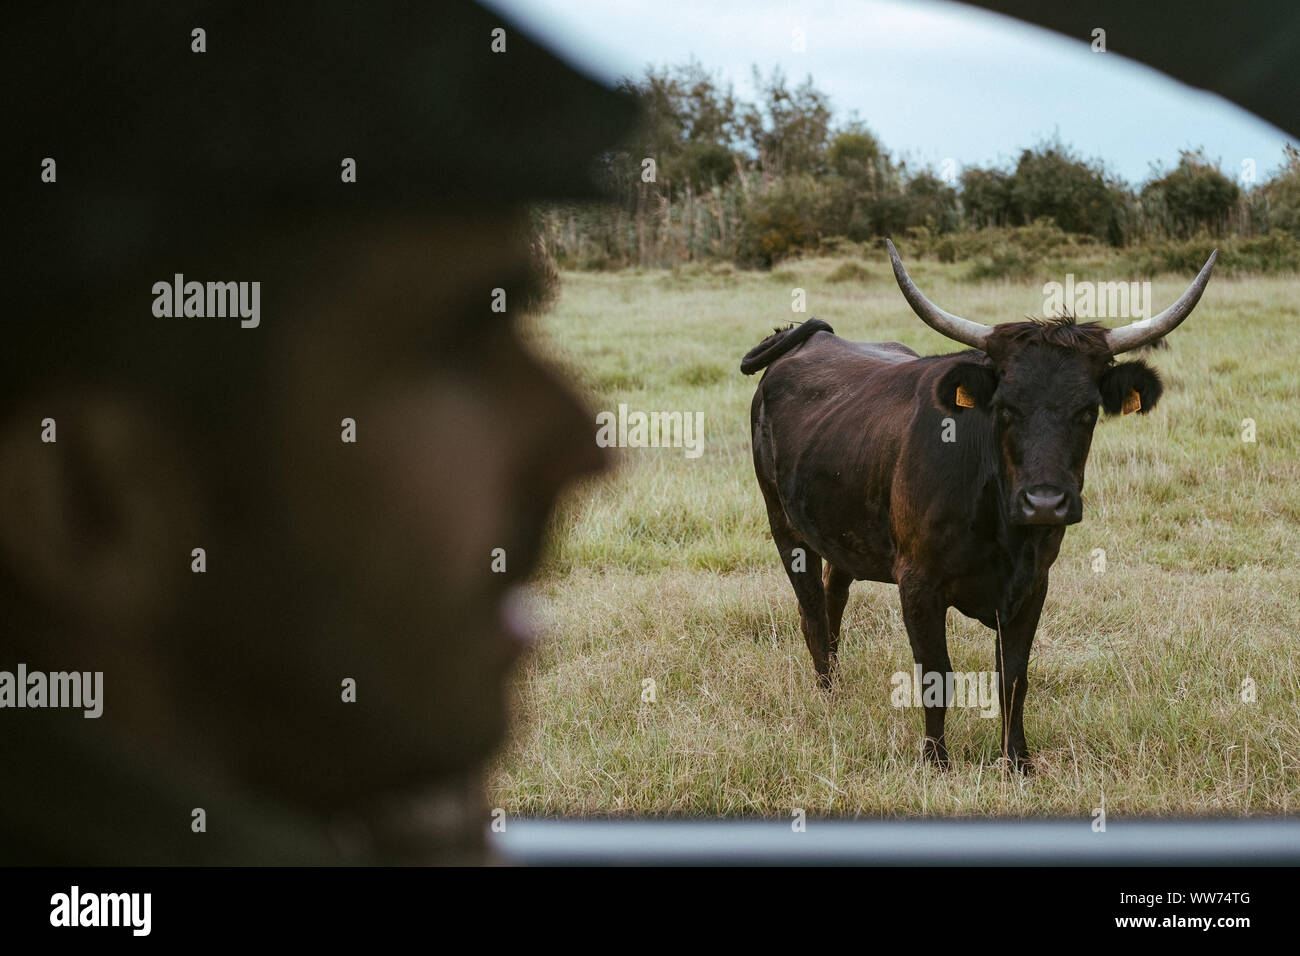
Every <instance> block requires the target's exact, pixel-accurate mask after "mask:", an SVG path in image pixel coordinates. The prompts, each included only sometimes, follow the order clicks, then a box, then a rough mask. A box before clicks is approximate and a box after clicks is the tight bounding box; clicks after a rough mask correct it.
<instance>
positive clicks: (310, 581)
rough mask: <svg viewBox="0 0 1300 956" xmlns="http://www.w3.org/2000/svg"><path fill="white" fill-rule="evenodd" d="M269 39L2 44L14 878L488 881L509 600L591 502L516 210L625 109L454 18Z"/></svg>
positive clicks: (495, 24)
mask: <svg viewBox="0 0 1300 956" xmlns="http://www.w3.org/2000/svg"><path fill="white" fill-rule="evenodd" d="M268 6H269V7H270V8H269V9H258V10H235V9H227V8H223V7H221V6H219V5H216V4H204V5H197V6H193V5H192V6H184V5H175V4H131V5H129V6H127V7H124V8H121V9H118V8H116V6H114V7H113V8H111V9H104V8H103V7H101V6H97V5H93V4H77V5H59V4H53V5H50V6H46V7H43V8H42V9H41V10H40V11H38V12H29V13H26V14H22V15H16V16H12V17H11V18H10V22H8V23H7V24H6V30H5V33H4V37H3V39H2V40H0V45H3V47H4V66H3V69H4V71H5V74H6V84H5V87H6V89H7V90H9V91H18V92H17V94H16V95H11V96H9V97H7V98H6V99H7V102H6V105H5V107H4V112H5V114H6V123H5V127H6V130H7V132H8V134H9V135H8V136H7V139H8V149H7V150H6V156H5V159H4V162H5V163H6V168H5V170H4V175H5V190H6V193H7V202H6V207H7V212H8V216H7V217H6V218H7V223H6V230H5V238H4V240H3V241H4V245H5V266H6V268H5V282H6V287H7V290H6V291H7V293H8V294H7V297H6V298H7V306H8V307H7V308H6V319H5V342H4V346H3V351H2V353H0V673H8V674H9V675H11V676H10V679H9V683H8V684H7V685H3V684H0V765H2V766H4V768H5V771H6V777H7V785H6V787H5V788H4V791H3V795H2V796H0V864H41V865H53V864H59V865H87V864H186V863H201V864H328V863H439V862H452V863H458V862H478V861H481V860H483V859H484V844H483V833H484V830H485V828H486V826H487V824H488V822H489V817H488V810H487V807H486V806H485V804H484V801H483V794H482V788H481V782H480V775H481V770H482V767H483V765H484V763H485V761H486V760H487V759H488V758H489V757H490V755H491V754H492V753H493V751H494V750H495V748H496V747H497V746H498V745H499V744H500V742H501V740H502V738H503V735H504V733H505V731H506V725H507V703H506V696H505V693H506V683H507V681H508V678H509V675H510V673H511V668H512V665H513V664H514V663H515V662H516V660H517V658H518V656H519V654H520V652H521V650H522V648H523V647H524V646H525V645H526V644H527V641H528V635H527V633H526V631H527V629H526V627H525V626H523V625H522V624H521V619H522V618H523V617H524V615H523V614H522V612H521V609H520V606H519V603H518V601H517V600H516V596H517V595H516V591H517V585H518V584H519V583H520V582H521V581H522V580H523V579H524V578H525V577H526V575H527V574H528V573H529V571H530V570H531V569H532V567H533V565H534V563H535V560H536V558H537V555H538V550H539V547H540V544H541V541H542V536H543V531H544V528H545V526H546V523H547V520H548V517H549V514H550V512H551V509H552V506H553V504H554V503H555V501H556V499H557V496H558V495H560V494H561V493H562V492H563V490H564V489H565V488H566V486H567V485H569V484H570V483H571V482H573V481H575V480H578V479H580V478H582V477H584V476H586V475H590V474H593V473H595V472H597V471H599V470H600V469H601V468H602V467H603V465H604V461H603V459H602V457H601V455H600V452H599V449H598V448H597V447H596V444H595V441H594V438H593V435H594V426H593V425H592V424H591V423H592V419H591V418H590V416H589V415H588V414H587V413H586V411H585V410H584V409H583V408H582V407H581V406H580V405H579V403H578V402H577V401H576V400H575V399H574V398H573V397H572V396H571V395H570V393H569V392H568V391H567V390H566V388H565V387H564V386H563V384H562V383H561V382H560V381H559V380H558V379H557V378H556V376H555V374H554V373H553V372H551V371H550V370H548V369H547V368H546V367H545V366H544V365H542V364H540V363H539V362H538V361H537V360H536V359H535V358H534V357H533V356H532V355H530V354H529V352H528V351H527V350H526V349H525V348H524V347H523V346H522V344H521V341H520V338H519V334H518V330H517V328H516V325H515V323H516V322H517V320H518V317H519V315H520V314H521V313H522V312H525V311H527V310H528V309H530V308H533V307H535V306H537V305H539V304H540V303H542V302H544V301H545V300H546V297H547V294H548V282H549V281H553V276H551V277H549V279H548V275H547V270H546V268H545V266H544V265H543V264H542V262H541V260H540V258H539V256H538V254H537V249H536V247H535V246H534V245H533V244H532V243H530V240H529V232H528V228H527V215H526V209H527V204H528V203H529V202H531V201H533V200H537V199H545V198H562V197H573V198H591V197H595V196H597V195H598V189H597V188H596V186H595V185H594V179H593V175H592V173H591V168H592V166H593V162H594V161H595V159H596V157H597V156H598V154H600V153H601V152H602V151H604V150H608V149H610V148H612V147H613V146H614V145H615V144H616V143H617V141H618V140H619V138H620V137H621V136H622V135H623V134H624V132H625V131H626V130H627V128H628V127H629V126H630V124H631V122H632V120H633V110H632V107H631V105H630V101H629V100H627V99H626V98H625V97H624V96H622V95H621V94H617V93H615V92H612V91H610V90H608V89H606V88H605V87H603V86H601V85H599V84H597V83H595V82H593V81H591V80H589V79H587V78H585V77H583V76H581V75H580V74H578V73H577V72H575V71H574V70H573V69H571V68H570V67H568V66H567V65H565V64H564V63H562V62H560V61H559V60H557V59H555V58H554V57H552V56H551V55H550V54H548V53H547V52H546V51H545V50H543V49H541V48H540V47H538V46H536V45H535V44H533V43H532V42H530V41H529V40H528V39H527V37H526V36H524V35H523V34H522V33H520V32H519V31H518V30H516V29H514V28H513V26H512V25H511V24H509V23H507V22H504V21H503V20H502V19H501V18H500V17H498V16H497V15H495V14H493V13H491V12H489V11H486V10H482V9H479V8H477V7H475V6H473V5H470V4H468V3H464V2H455V3H445V4H379V5H366V6H356V7H355V8H354V7H352V6H351V5H346V4H342V3H326V4H319V3H302V2H290V3H277V4H273V5H268ZM497 30H501V31H504V32H503V33H496V32H494V31H497ZM502 46H504V49H502ZM51 161H52V162H51ZM349 162H350V163H352V166H351V173H349ZM349 175H350V176H351V178H349ZM190 283H198V284H199V285H198V287H197V289H196V287H194V286H192V285H190ZM254 283H256V285H254ZM214 285H215V286H216V292H215V294H214V293H213V292H211V291H209V290H210V289H212V287H213V286H214ZM502 296H504V302H505V305H506V309H505V311H504V312H496V311H493V309H492V308H491V306H492V304H493V302H499V301H501V297H502ZM223 297H227V298H223ZM214 300H215V305H216V308H215V309H214V308H213V305H214ZM223 304H224V305H223ZM194 313H202V314H194ZM349 423H350V426H349ZM196 549H202V550H201V552H200V551H197V550H196ZM495 549H501V551H500V552H497V551H495ZM494 554H495V555H499V556H502V557H503V559H504V563H505V570H504V572H502V573H496V572H494V571H493V569H492V565H493V563H494ZM497 564H498V568H499V566H500V562H499V561H497ZM20 665H21V666H22V668H23V669H24V670H25V672H26V674H27V675H29V676H28V678H27V680H26V681H24V684H23V685H22V686H19V685H18V683H17V678H18V674H19V667H20ZM95 673H102V686H101V687H100V689H99V691H98V698H99V699H98V701H97V703H96V706H97V707H99V708H100V710H101V713H100V714H99V715H98V716H89V713H90V708H89V707H83V708H77V707H66V706H64V707H54V706H50V703H51V697H52V687H53V678H52V675H55V674H65V675H66V674H77V675H84V676H85V677H86V681H87V683H86V686H85V688H83V690H84V691H85V692H86V694H89V693H90V689H91V687H92V686H93V682H92V680H91V677H90V675H93V674H95ZM32 674H44V675H50V677H49V678H48V680H47V681H46V686H45V687H44V689H43V690H41V689H40V688H39V687H38V686H37V685H39V684H41V681H40V680H37V679H36V678H34V677H31V676H30V675H32ZM0 681H3V677H2V676H0ZM33 682H34V683H33ZM6 686H7V688H8V691H9V698H8V699H7V700H6V699H5V696H4V695H5V689H6ZM64 692H65V696H66V693H67V687H66V686H65V687H64ZM19 695H21V696H22V698H23V700H22V704H23V706H19V705H18V700H17V697H18V696H19ZM81 703H82V704H86V703H87V701H86V700H82V701H81ZM83 710H84V711H85V713H83Z"/></svg>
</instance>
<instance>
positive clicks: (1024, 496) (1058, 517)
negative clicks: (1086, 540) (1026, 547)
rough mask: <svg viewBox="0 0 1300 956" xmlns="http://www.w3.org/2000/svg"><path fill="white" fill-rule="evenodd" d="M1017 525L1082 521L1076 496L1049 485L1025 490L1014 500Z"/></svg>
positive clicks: (1080, 508)
mask: <svg viewBox="0 0 1300 956" xmlns="http://www.w3.org/2000/svg"><path fill="white" fill-rule="evenodd" d="M1016 510H1017V512H1018V513H1017V515H1016V523H1017V524H1030V525H1035V524H1049V525H1050V524H1075V523H1076V522H1078V521H1080V520H1082V518H1083V514H1082V511H1083V509H1082V507H1081V506H1080V504H1079V501H1078V496H1076V495H1073V494H1071V493H1070V492H1068V491H1066V490H1064V489H1061V488H1055V487H1053V486H1051V485H1035V486H1034V487H1032V488H1025V489H1024V490H1023V491H1021V492H1020V494H1019V496H1018V497H1017V499H1016Z"/></svg>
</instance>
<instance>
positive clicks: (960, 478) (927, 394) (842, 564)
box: [741, 243, 1215, 769]
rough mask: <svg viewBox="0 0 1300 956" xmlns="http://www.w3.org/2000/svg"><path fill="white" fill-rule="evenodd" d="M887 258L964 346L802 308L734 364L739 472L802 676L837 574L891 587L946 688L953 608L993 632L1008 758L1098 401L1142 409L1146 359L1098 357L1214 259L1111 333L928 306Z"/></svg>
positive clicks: (1125, 346)
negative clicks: (772, 554) (838, 332)
mask: <svg viewBox="0 0 1300 956" xmlns="http://www.w3.org/2000/svg"><path fill="white" fill-rule="evenodd" d="M889 251H890V254H891V257H892V258H893V262H894V270H895V275H896V276H897V278H898V281H899V285H900V287H901V288H902V290H903V293H904V296H905V297H906V298H907V300H908V302H909V304H910V305H912V308H913V309H914V310H915V311H916V312H917V314H918V315H919V316H920V317H921V318H922V319H923V320H925V321H926V322H927V324H929V325H931V326H932V327H933V328H935V329H936V330H938V331H940V332H942V333H943V334H945V335H948V336H949V337H951V338H954V339H956V340H958V341H961V342H964V343H966V344H969V345H975V346H978V347H977V348H976V349H974V350H968V351H963V352H957V353H955V354H950V355H937V356H929V357H921V356H919V355H918V354H917V353H916V352H913V351H912V350H911V349H909V348H907V347H906V346H903V345H900V344H898V343H897V342H886V343H858V342H848V341H845V340H843V339H840V338H838V337H837V336H835V335H834V333H833V330H832V329H831V327H830V326H829V325H827V324H826V323H825V322H822V321H820V320H818V319H809V320H808V321H807V322H805V323H803V324H802V325H800V326H798V327H794V328H790V329H787V330H785V331H778V332H776V333H775V334H773V335H771V336H769V337H768V338H767V339H764V340H763V341H762V342H761V343H759V345H758V346H756V347H755V348H754V349H752V350H751V351H750V352H749V353H748V354H747V355H746V356H745V358H744V360H743V361H742V363H741V370H742V371H743V372H745V373H746V374H752V373H754V372H755V371H757V370H759V369H761V368H767V372H766V373H765V374H764V376H763V378H762V380H761V381H760V382H759V385H758V389H757V391H756V392H755V395H754V401H753V405H752V408H751V424H752V436H753V448H754V470H755V472H756V474H757V476H758V483H759V487H760V488H761V489H762V493H763V498H764V500H765V501H766V503H767V513H768V520H769V523H770V524H771V528H772V537H773V539H774V541H775V542H776V546H777V549H778V550H779V552H780V554H781V560H782V563H783V564H784V565H785V569H786V572H787V574H788V576H789V578H790V583H791V585H793V587H794V591H795V595H796V596H797V598H798V601H799V610H800V618H801V625H802V628H803V634H804V640H805V641H806V642H807V645H808V650H809V651H810V652H811V654H812V659H813V665H814V667H815V669H816V671H817V677H818V681H819V683H820V684H821V685H822V686H823V687H829V686H830V684H831V676H832V673H833V669H834V665H835V660H836V656H837V652H838V648H839V637H840V623H841V619H842V617H843V614H844V606H845V603H846V602H847V600H848V593H849V585H850V584H852V582H854V581H883V582H887V583H892V584H897V585H898V593H899V599H900V603H901V605H902V612H903V622H904V625H905V627H906V629H907V636H908V640H909V642H910V643H911V646H912V656H913V658H914V660H915V661H916V663H917V664H919V665H920V667H921V670H922V672H923V673H924V674H925V675H930V674H937V675H941V679H943V680H945V686H948V685H947V683H946V679H947V675H949V674H951V672H952V665H951V662H950V661H949V657H948V646H947V635H946V630H945V617H946V614H947V609H948V608H949V607H955V608H957V610H959V611H960V612H962V613H963V614H965V615H967V616H969V617H972V618H975V619H976V620H978V621H980V622H981V623H983V624H984V625H985V626H987V627H989V628H992V629H994V631H995V632H996V641H995V651H994V664H995V669H996V672H997V675H998V681H997V687H998V703H999V711H1000V713H1001V718H1002V752H1003V756H1004V757H1006V758H1007V759H1008V760H1009V761H1010V762H1011V764H1012V765H1013V766H1015V767H1018V768H1021V769H1024V768H1026V767H1027V766H1028V756H1029V750H1028V746H1027V744H1026V741H1025V733H1024V722H1023V712H1024V701H1025V692H1026V689H1027V686H1028V685H1027V670H1028V665H1029V654H1030V648H1031V646H1032V644H1033V639H1034V632H1035V631H1036V630H1037V628H1038V619H1039V615H1040V614H1041V612H1042V609H1043V600H1044V598H1045V597H1046V595H1047V587H1048V571H1049V569H1050V568H1051V566H1052V563H1053V561H1055V560H1056V555H1057V552H1058V551H1059V550H1060V547H1061V540H1062V538H1063V537H1064V534H1065V527H1066V525H1068V524H1073V523H1076V522H1078V521H1080V520H1082V516H1083V503H1082V491H1083V478H1084V466H1085V463H1086V462H1087V458H1088V449H1089V446H1090V444H1091V441H1092V432H1093V427H1094V426H1095V424H1096V421H1097V414H1098V406H1100V407H1101V408H1102V409H1104V410H1105V411H1106V412H1107V413H1109V414H1116V413H1119V412H1121V411H1122V412H1124V413H1126V414H1127V413H1128V412H1129V411H1139V412H1141V413H1146V412H1149V411H1150V410H1151V409H1152V408H1154V407H1155V405H1156V403H1157V402H1158V401H1159V399H1160V394H1161V391H1162V387H1161V383H1160V378H1159V376H1158V375H1157V374H1156V372H1155V371H1154V370H1152V369H1151V368H1149V367H1148V366H1147V365H1146V364H1145V363H1143V362H1124V363H1119V364H1116V363H1115V362H1114V358H1113V356H1114V355H1115V354H1117V353H1118V352H1121V351H1128V350H1130V349H1133V348H1139V347H1142V346H1144V345H1149V344H1152V343H1154V342H1156V341H1158V340H1159V339H1160V338H1161V337H1162V336H1163V335H1165V334H1167V333H1168V332H1169V331H1171V330H1172V329H1173V328H1174V327H1175V326H1176V325H1177V324H1178V323H1179V322H1181V321H1182V319H1184V318H1186V316H1187V315H1188V314H1190V312H1191V310H1192V308H1193V307H1194V306H1195V305H1196V302H1197V300H1199V298H1200V294H1201V292H1202V291H1203V290H1204V287H1205V283H1206V282H1207V281H1208V279H1209V274H1210V271H1211V269H1212V268H1213V265H1214V259H1215V257H1214V256H1213V255H1212V256H1211V258H1210V260H1209V261H1208V262H1207V263H1206V265H1205V267H1204V268H1203V269H1202V270H1201V274H1200V275H1199V276H1198V277H1197V280H1196V281H1195V282H1194V283H1193V285H1192V287H1191V288H1189V289H1188V291H1187V292H1186V293H1185V294H1184V295H1183V297H1182V298H1181V299H1179V301H1178V302H1177V303H1175V305H1174V306H1171V307H1170V308H1169V309H1167V310H1166V311H1165V312H1163V313H1161V314H1160V315H1159V316H1156V317H1155V318H1153V319H1149V320H1146V321H1145V322H1138V323H1134V324H1133V325H1130V326H1126V327H1124V328H1123V329H1116V330H1108V329H1105V328H1103V327H1101V326H1099V325H1098V324H1096V323H1088V324H1084V325H1076V324H1075V323H1074V322H1073V321H1071V320H1068V319H1062V320H1055V321H1045V322H1036V321H1029V322H1015V323H1008V324H1004V325H999V326H995V327H992V328H990V327H988V326H984V325H980V324H978V323H974V322H969V321H967V320H965V319H961V318H959V317H957V316H953V315H950V314H948V313H946V312H943V311H942V310H941V309H938V308H937V307H936V306H934V305H932V304H931V303H930V302H929V301H928V300H927V299H925V297H924V296H923V295H921V293H920V292H919V290H917V289H916V287H915V285H913V284H912V282H911V280H910V279H909V278H908V277H907V273H906V270H905V269H904V268H903V266H902V263H901V261H899V259H898V256H897V253H896V252H895V251H894V249H893V245H892V243H891V244H889ZM823 562H825V569H824V570H823ZM937 696H938V697H939V698H940V700H939V701H937V702H936V701H935V699H934V697H929V698H927V699H926V701H925V740H924V744H923V750H924V753H925V756H926V758H927V759H929V760H931V761H934V762H936V763H938V764H940V765H941V766H943V765H946V764H947V749H946V746H945V743H944V736H943V724H944V714H945V710H946V703H947V701H945V700H943V699H942V698H943V696H944V695H943V694H939V695H937Z"/></svg>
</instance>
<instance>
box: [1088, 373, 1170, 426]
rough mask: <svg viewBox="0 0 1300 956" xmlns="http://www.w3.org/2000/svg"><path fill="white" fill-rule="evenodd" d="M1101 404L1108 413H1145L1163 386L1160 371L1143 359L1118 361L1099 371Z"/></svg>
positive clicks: (1160, 392) (1154, 402)
mask: <svg viewBox="0 0 1300 956" xmlns="http://www.w3.org/2000/svg"><path fill="white" fill-rule="evenodd" d="M1097 385H1098V387H1099V388H1100V389H1101V407H1102V408H1104V409H1106V414H1108V415H1118V414H1119V413H1120V412H1123V413H1124V414H1125V415H1127V414H1128V413H1129V412H1137V413H1138V414H1140V415H1145V414H1146V413H1147V412H1149V411H1151V409H1153V408H1155V407H1156V402H1158V401H1160V396H1161V395H1162V394H1163V393H1164V390H1165V387H1164V385H1163V384H1162V383H1161V381H1160V375H1159V373H1157V372H1156V370H1155V369H1153V368H1152V367H1151V366H1149V365H1147V363H1146V362H1121V363H1120V364H1119V365H1112V366H1111V367H1110V368H1108V369H1106V371H1105V372H1103V373H1102V376H1101V381H1100V382H1098V383H1097Z"/></svg>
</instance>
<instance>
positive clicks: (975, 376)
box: [934, 361, 998, 414]
mask: <svg viewBox="0 0 1300 956" xmlns="http://www.w3.org/2000/svg"><path fill="white" fill-rule="evenodd" d="M997 387H998V376H997V373H996V372H994V371H993V367H992V365H989V364H987V363H985V362H978V361H975V362H972V361H964V362H957V363H956V364H954V365H953V366H952V367H951V368H949V369H948V371H946V372H944V373H943V376H942V377H941V378H940V379H939V382H938V384H937V385H935V387H934V397H935V400H936V401H937V402H938V403H939V407H940V408H942V409H943V410H944V411H946V412H949V413H950V414H951V413H956V411H957V410H958V409H961V408H988V405H989V402H990V401H992V399H993V392H994V390H995V389H997Z"/></svg>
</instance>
